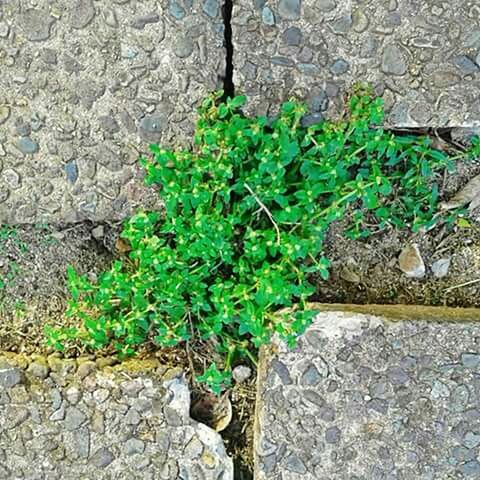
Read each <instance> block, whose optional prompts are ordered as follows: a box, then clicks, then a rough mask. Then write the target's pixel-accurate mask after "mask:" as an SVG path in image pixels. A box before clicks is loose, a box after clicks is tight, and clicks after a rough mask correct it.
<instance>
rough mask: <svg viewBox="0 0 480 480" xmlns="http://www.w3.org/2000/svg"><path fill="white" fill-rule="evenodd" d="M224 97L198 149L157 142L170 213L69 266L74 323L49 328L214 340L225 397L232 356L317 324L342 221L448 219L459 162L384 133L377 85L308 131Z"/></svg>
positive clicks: (135, 225)
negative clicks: (124, 247)
mask: <svg viewBox="0 0 480 480" xmlns="http://www.w3.org/2000/svg"><path fill="white" fill-rule="evenodd" d="M220 98H221V93H216V94H212V95H210V96H209V97H208V98H206V99H205V100H204V101H203V103H202V105H201V107H200V108H199V120H198V124H197V128H196V133H195V148H194V149H192V150H177V151H174V150H171V149H168V148H163V147H161V146H158V145H151V146H150V150H151V153H152V155H151V157H148V158H143V159H142V160H141V162H142V165H143V167H144V168H145V170H146V173H147V176H146V178H147V182H148V183H149V184H151V185H157V186H158V187H159V189H160V195H161V198H162V199H163V202H164V209H163V211H160V212H139V213H137V214H136V215H134V216H133V217H132V218H130V219H129V220H128V221H127V222H126V224H125V227H124V230H123V232H122V238H123V239H124V240H125V241H127V242H128V243H129V244H130V246H131V251H130V253H129V254H128V258H127V259H123V260H117V261H115V262H114V264H113V265H112V267H111V269H110V270H108V271H106V272H104V273H103V274H102V275H101V276H100V277H99V279H98V281H97V282H91V281H89V280H88V279H87V278H86V277H85V276H82V275H79V274H78V273H77V272H75V271H74V270H73V269H69V271H68V277H69V286H70V291H71V302H70V307H69V314H70V315H72V316H74V317H75V318H77V319H78V320H79V326H78V327H76V328H60V329H57V328H52V327H48V329H47V335H48V339H49V341H50V343H51V344H52V345H55V346H56V347H57V348H64V345H65V343H66V342H69V341H72V340H74V341H77V340H80V341H82V342H83V343H84V344H85V345H87V346H88V347H91V348H93V349H99V348H105V347H108V346H114V347H115V349H116V350H117V351H118V353H119V354H121V355H132V354H133V353H134V352H135V350H136V349H137V347H138V346H139V345H140V344H142V343H144V342H145V341H146V340H150V339H153V340H154V342H155V343H156V344H157V345H159V346H161V347H172V346H175V345H177V344H179V343H181V342H186V341H190V340H192V338H197V339H198V338H200V339H202V340H204V341H211V342H213V343H214V344H215V345H216V348H217V349H218V351H219V352H220V353H221V354H223V355H224V362H223V365H222V366H221V368H220V369H219V368H217V366H216V365H215V364H213V365H211V366H210V367H209V368H208V369H207V370H206V372H205V373H204V374H203V375H202V376H201V377H200V379H201V380H202V381H204V382H206V383H207V384H208V385H209V387H210V388H211V389H212V390H213V391H215V392H219V391H220V390H221V388H223V387H225V386H226V385H228V384H229V381H230V377H229V372H230V370H231V367H232V363H233V362H234V360H235V358H237V357H238V356H249V357H251V358H253V355H254V352H255V351H256V350H257V349H258V348H259V347H260V346H261V345H263V344H265V343H268V342H269V341H270V340H271V338H272V336H273V335H274V334H278V335H279V336H280V337H281V338H283V339H285V340H286V341H287V342H288V343H289V344H292V345H293V344H294V341H295V339H296V338H297V337H298V335H300V334H301V333H302V332H303V331H304V330H305V329H306V327H307V326H308V325H309V323H310V321H311V319H312V317H313V315H314V313H315V312H312V311H309V310H308V309H307V308H306V302H307V300H308V299H309V297H310V296H311V295H312V294H313V293H314V292H315V286H314V285H313V284H312V282H311V279H312V278H313V277H314V276H318V275H319V276H321V277H322V278H323V279H325V280H326V279H328V275H329V265H330V263H329V260H328V259H327V257H326V256H325V255H324V253H325V252H324V250H323V242H324V238H325V235H326V233H327V230H328V227H329V225H330V224H331V223H332V222H333V221H335V220H338V219H347V222H348V229H347V231H346V233H347V235H349V236H351V237H353V238H358V237H366V236H368V235H369V234H371V232H372V229H374V230H375V231H376V230H379V229H385V228H387V227H396V228H403V227H410V228H412V229H413V230H416V229H418V228H420V227H431V226H432V225H434V224H435V222H438V221H439V219H440V217H441V215H440V214H439V213H438V212H437V204H438V200H439V181H441V179H442V175H443V172H444V171H445V169H447V170H449V171H451V170H452V169H453V167H454V159H452V158H450V157H449V155H448V154H446V153H445V152H442V151H439V150H435V149H433V148H432V142H431V140H430V139H429V138H428V137H417V136H410V135H408V136H398V135H395V134H393V133H391V132H389V131H386V130H384V129H383V128H382V127H381V126H380V125H381V124H382V121H383V115H384V114H383V102H382V100H381V99H379V98H374V97H373V95H372V94H371V92H370V90H369V89H368V88H366V87H357V88H355V90H354V92H353V94H352V95H351V97H350V99H349V108H348V112H347V114H346V115H345V117H344V118H343V119H341V120H340V121H323V122H321V123H318V124H315V125H311V126H304V124H303V118H304V116H305V114H306V113H307V112H306V107H305V106H304V105H303V104H301V103H298V102H296V101H293V100H292V101H289V102H286V103H284V104H283V105H282V107H281V110H280V113H279V114H278V116H277V117H276V118H274V119H268V118H267V117H264V116H260V117H256V118H247V117H245V116H244V115H243V114H242V113H241V107H242V106H243V105H244V103H245V100H246V99H245V97H243V96H237V97H235V98H232V99H229V100H227V101H226V102H222V101H221V100H220ZM475 145H476V146H475V148H477V149H478V148H479V146H478V143H476V144H475ZM462 155H469V153H466V154H462ZM286 312H288V313H286Z"/></svg>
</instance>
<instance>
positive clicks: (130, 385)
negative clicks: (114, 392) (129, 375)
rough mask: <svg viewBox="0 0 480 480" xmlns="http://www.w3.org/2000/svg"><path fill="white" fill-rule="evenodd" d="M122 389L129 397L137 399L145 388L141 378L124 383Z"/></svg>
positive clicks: (121, 385)
mask: <svg viewBox="0 0 480 480" xmlns="http://www.w3.org/2000/svg"><path fill="white" fill-rule="evenodd" d="M120 388H121V389H122V392H123V393H124V394H125V395H127V397H130V398H135V397H137V396H138V394H139V393H140V392H141V391H142V390H143V388H144V386H143V383H142V380H141V379H140V378H135V379H133V380H127V381H125V382H122V383H121V384H120Z"/></svg>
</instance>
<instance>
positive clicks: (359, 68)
mask: <svg viewBox="0 0 480 480" xmlns="http://www.w3.org/2000/svg"><path fill="white" fill-rule="evenodd" d="M479 9H480V6H479V5H478V2H472V1H471V0H457V1H455V2H437V1H435V0H428V1H422V2H415V1H411V0H386V1H376V0H269V1H265V0H238V1H236V2H234V10H233V20H232V24H233V42H234V47H235V52H234V63H235V70H234V81H235V86H236V88H237V91H238V92H241V93H245V94H246V95H247V96H248V97H249V98H250V104H249V111H250V112H252V113H254V112H255V113H261V114H264V113H273V112H274V111H275V109H276V107H277V106H278V104H279V103H280V102H282V101H285V100H287V99H288V98H289V97H290V96H292V95H293V96H296V97H298V98H301V99H307V100H308V102H309V104H310V106H311V107H312V109H313V111H315V112H318V113H328V114H329V115H333V114H335V113H338V112H339V111H341V110H342V106H343V102H342V97H343V95H344V94H345V93H346V92H347V91H348V88H349V86H350V85H351V84H352V83H353V82H356V81H362V82H372V83H373V84H375V86H376V90H377V92H378V93H379V94H383V96H384V99H385V102H386V107H387V110H388V112H389V115H388V117H387V123H388V124H389V125H393V126H397V127H416V126H426V125H427V126H435V127H454V126H458V127H460V126H462V127H469V126H470V127H471V126H478V125H480V96H479V91H480V28H479V16H480V10H479Z"/></svg>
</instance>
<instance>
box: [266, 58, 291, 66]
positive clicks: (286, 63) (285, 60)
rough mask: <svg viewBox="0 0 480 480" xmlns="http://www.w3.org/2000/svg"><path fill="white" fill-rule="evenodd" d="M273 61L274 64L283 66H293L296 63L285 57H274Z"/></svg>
mask: <svg viewBox="0 0 480 480" xmlns="http://www.w3.org/2000/svg"><path fill="white" fill-rule="evenodd" d="M271 61H272V63H273V64H274V65H280V66H281V67H293V65H294V63H293V61H292V60H290V59H289V58H285V57H272V60H271Z"/></svg>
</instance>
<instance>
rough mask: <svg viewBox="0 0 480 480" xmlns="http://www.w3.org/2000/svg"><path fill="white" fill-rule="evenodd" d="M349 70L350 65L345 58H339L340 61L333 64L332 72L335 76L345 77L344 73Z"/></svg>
mask: <svg viewBox="0 0 480 480" xmlns="http://www.w3.org/2000/svg"><path fill="white" fill-rule="evenodd" d="M349 68H350V65H349V63H348V62H347V61H346V60H344V59H343V58H339V59H338V60H335V62H334V63H333V64H332V66H331V67H330V71H331V72H332V73H333V74H334V75H343V74H344V73H347V72H348V69H349Z"/></svg>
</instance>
